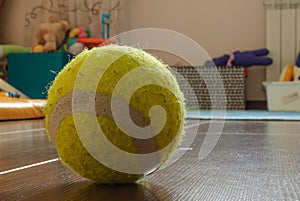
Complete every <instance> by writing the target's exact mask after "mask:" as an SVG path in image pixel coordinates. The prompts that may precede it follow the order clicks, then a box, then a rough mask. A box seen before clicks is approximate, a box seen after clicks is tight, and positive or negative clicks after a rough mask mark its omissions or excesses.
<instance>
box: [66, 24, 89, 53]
mask: <svg viewBox="0 0 300 201" xmlns="http://www.w3.org/2000/svg"><path fill="white" fill-rule="evenodd" d="M89 37H90V30H89V29H86V28H84V27H82V26H79V27H76V28H73V29H71V31H70V33H69V37H68V39H67V43H66V46H65V47H64V48H65V50H66V51H67V52H69V53H71V54H75V55H77V54H79V53H80V52H82V51H83V50H84V48H85V45H84V44H83V43H80V42H78V41H77V40H78V38H89Z"/></svg>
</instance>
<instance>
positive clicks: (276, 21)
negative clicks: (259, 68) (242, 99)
mask: <svg viewBox="0 0 300 201" xmlns="http://www.w3.org/2000/svg"><path fill="white" fill-rule="evenodd" d="M264 5H265V7H266V47H267V48H268V49H269V50H270V57H272V59H273V64H272V65H271V66H268V67H267V71H266V79H267V80H268V81H276V80H278V79H279V75H280V72H281V71H282V69H283V68H284V66H286V65H293V64H295V62H296V58H297V56H298V54H299V51H300V0H265V1H264Z"/></svg>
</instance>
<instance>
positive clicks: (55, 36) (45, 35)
mask: <svg viewBox="0 0 300 201" xmlns="http://www.w3.org/2000/svg"><path fill="white" fill-rule="evenodd" d="M69 29H70V24H69V22H67V21H66V20H59V19H58V18H56V17H54V16H52V17H50V18H49V19H48V22H43V23H40V24H39V25H38V26H37V27H36V29H35V34H34V41H33V47H32V49H33V52H53V51H56V50H58V49H59V48H60V47H61V46H62V45H63V44H64V42H65V40H66V38H67V36H68V31H69Z"/></svg>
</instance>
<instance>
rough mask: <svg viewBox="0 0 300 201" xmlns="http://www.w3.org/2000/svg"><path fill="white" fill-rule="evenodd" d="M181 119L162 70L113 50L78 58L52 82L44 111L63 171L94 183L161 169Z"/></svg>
mask: <svg viewBox="0 0 300 201" xmlns="http://www.w3.org/2000/svg"><path fill="white" fill-rule="evenodd" d="M124 111H125V112H124ZM184 118H185V108H184V97H183V94H182V92H181V91H180V88H179V86H178V84H177V82H176V79H175V77H174V76H173V75H172V73H171V72H170V70H169V69H168V68H167V66H166V65H165V64H163V63H162V62H161V61H159V60H158V59H157V58H155V57H154V56H153V55H151V54H149V53H147V52H145V51H143V50H141V49H137V48H133V47H128V46H120V45H107V46H103V47H99V48H94V49H91V50H85V51H83V52H82V53H80V54H79V55H77V56H76V57H75V58H74V59H73V60H71V61H70V63H68V64H67V65H66V66H65V67H64V68H63V69H62V71H61V72H60V73H59V74H58V75H57V76H56V78H55V80H54V82H53V84H52V86H51V87H50V89H49V91H48V99H47V104H46V106H45V123H46V131H47V134H48V135H49V137H50V139H51V140H52V142H53V143H54V145H55V147H56V149H57V153H58V155H59V157H60V159H61V161H62V162H63V164H65V165H66V166H68V167H69V168H70V169H72V170H73V171H74V172H76V173H77V174H79V175H81V176H83V177H85V178H88V179H91V180H93V181H95V182H98V183H132V182H135V181H137V180H139V179H140V178H142V177H143V176H144V175H146V174H147V173H149V172H151V171H153V170H154V169H157V168H158V167H160V166H161V165H163V164H165V163H166V162H167V160H168V159H169V158H170V156H171V155H172V153H173V152H174V150H175V149H176V147H177V145H178V144H179V143H180V140H181V137H182V135H183V126H184ZM149 135H150V136H149ZM100 136H102V137H100ZM103 136H104V137H103ZM146 155H147V156H148V155H151V157H152V158H151V159H153V161H154V162H153V161H152V162H151V160H150V165H149V164H148V163H149V159H148V158H146ZM136 156H137V157H136ZM127 157H128V158H127ZM153 164H154V165H153ZM147 166H149V168H148V167H147ZM147 168H148V169H147ZM151 168H152V169H151ZM137 170H140V171H137Z"/></svg>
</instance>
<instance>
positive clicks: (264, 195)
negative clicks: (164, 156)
mask: <svg viewBox="0 0 300 201" xmlns="http://www.w3.org/2000/svg"><path fill="white" fill-rule="evenodd" d="M196 123H197V122H196ZM209 123H210V122H209V121H201V122H200V129H199V130H198V132H197V135H196V138H195V141H194V142H193V144H192V146H191V147H187V148H186V153H185V154H184V156H183V157H181V158H180V159H179V160H178V161H176V162H175V163H174V164H172V165H171V166H169V167H167V168H165V169H163V170H158V171H156V172H155V173H153V174H151V175H149V176H147V177H146V178H145V179H143V180H141V181H140V182H138V183H137V184H132V185H96V184H94V183H93V182H90V181H88V180H86V179H83V178H81V177H79V176H77V175H75V174H74V173H72V172H71V171H70V170H69V169H68V168H66V167H64V166H63V165H62V164H61V162H60V161H59V160H58V159H57V154H56V151H55V148H54V147H53V145H52V144H51V142H49V140H48V138H47V136H46V134H45V130H44V122H43V120H27V121H7V122H0V200H1V201H4V200H13V201H15V200H51V201H55V200H80V201H86V200H130V201H135V200H137V201H138V200H170V201H173V200H191V201H194V200H201V201H202V200H300V123H299V122H296V121H294V122H288V121H277V122H272V121H227V122H226V123H225V127H224V130H223V133H222V135H221V137H220V139H219V141H218V144H217V146H216V147H215V148H214V149H213V151H212V152H211V153H210V154H209V155H208V156H207V157H206V158H204V159H199V158H198V153H199V149H200V146H201V144H202V142H203V139H204V137H205V134H206V132H207V129H208V126H209ZM190 135H191V132H189V131H187V133H186V136H185V137H186V138H188V137H189V136H190Z"/></svg>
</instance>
